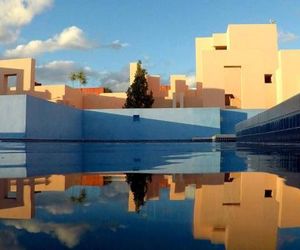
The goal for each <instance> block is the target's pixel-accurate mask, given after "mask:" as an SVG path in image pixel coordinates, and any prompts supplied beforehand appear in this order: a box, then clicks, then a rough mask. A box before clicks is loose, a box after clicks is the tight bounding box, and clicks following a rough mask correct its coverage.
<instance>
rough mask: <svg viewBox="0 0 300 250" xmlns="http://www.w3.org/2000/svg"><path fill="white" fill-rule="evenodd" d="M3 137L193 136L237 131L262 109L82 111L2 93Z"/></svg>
mask: <svg viewBox="0 0 300 250" xmlns="http://www.w3.org/2000/svg"><path fill="white" fill-rule="evenodd" d="M0 107H1V108H0V115H1V118H2V119H3V121H5V122H2V123H0V138H10V139H13V138H18V139H39V140H42V139H45V140H81V139H85V140H103V141H114V140H116V141H119V140H191V139H192V138H193V137H211V136H213V135H215V134H220V133H227V134H228V133H234V126H235V125H236V123H237V122H240V121H242V120H245V119H247V118H249V117H251V116H253V115H254V114H257V113H258V112H259V110H220V109H219V108H184V109H182V108H177V109H173V108H169V109H101V110H99V109H98V110H83V111H82V110H78V109H74V108H71V107H68V106H66V105H58V104H55V103H52V102H48V101H45V100H43V99H39V98H36V97H33V96H26V95H12V96H10V95H6V96H0Z"/></svg>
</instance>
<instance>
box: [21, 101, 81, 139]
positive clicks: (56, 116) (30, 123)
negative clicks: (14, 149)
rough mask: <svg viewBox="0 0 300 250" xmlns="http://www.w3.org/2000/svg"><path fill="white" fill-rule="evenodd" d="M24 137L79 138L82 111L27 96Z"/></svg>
mask: <svg viewBox="0 0 300 250" xmlns="http://www.w3.org/2000/svg"><path fill="white" fill-rule="evenodd" d="M26 99H27V101H26V105H27V109H26V111H27V112H26V138H30V139H57V140H80V139H81V131H82V126H81V124H82V111H81V110H78V109H74V108H71V107H68V106H65V105H57V104H55V103H52V102H48V101H44V100H42V99H39V98H35V97H32V96H27V98H26Z"/></svg>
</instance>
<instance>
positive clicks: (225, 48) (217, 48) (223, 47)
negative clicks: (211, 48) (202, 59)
mask: <svg viewBox="0 0 300 250" xmlns="http://www.w3.org/2000/svg"><path fill="white" fill-rule="evenodd" d="M215 49H216V50H227V46H215Z"/></svg>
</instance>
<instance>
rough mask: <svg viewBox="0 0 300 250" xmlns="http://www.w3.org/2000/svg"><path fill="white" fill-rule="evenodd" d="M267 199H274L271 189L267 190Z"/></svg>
mask: <svg viewBox="0 0 300 250" xmlns="http://www.w3.org/2000/svg"><path fill="white" fill-rule="evenodd" d="M265 198H272V190H271V189H266V190H265Z"/></svg>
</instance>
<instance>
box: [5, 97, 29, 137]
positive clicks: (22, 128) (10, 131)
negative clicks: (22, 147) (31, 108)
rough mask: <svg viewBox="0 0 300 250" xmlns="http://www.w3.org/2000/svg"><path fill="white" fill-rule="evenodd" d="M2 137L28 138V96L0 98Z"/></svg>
mask: <svg viewBox="0 0 300 250" xmlns="http://www.w3.org/2000/svg"><path fill="white" fill-rule="evenodd" d="M0 119H1V122H0V137H1V138H25V137H26V96H25V95H14V96H8V95H4V96H0Z"/></svg>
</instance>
